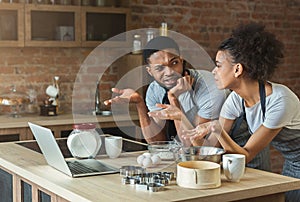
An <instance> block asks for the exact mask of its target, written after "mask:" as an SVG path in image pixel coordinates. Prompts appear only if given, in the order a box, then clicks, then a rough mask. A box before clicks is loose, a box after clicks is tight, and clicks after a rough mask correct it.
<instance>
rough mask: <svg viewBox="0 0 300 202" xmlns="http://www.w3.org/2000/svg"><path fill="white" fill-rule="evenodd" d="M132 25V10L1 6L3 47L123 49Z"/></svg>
mask: <svg viewBox="0 0 300 202" xmlns="http://www.w3.org/2000/svg"><path fill="white" fill-rule="evenodd" d="M129 21H130V9H129V8H119V7H118V8H116V7H101V6H97V7H95V6H94V7H93V6H75V5H50V4H24V3H0V47H24V46H25V47H97V46H98V45H99V44H100V43H102V42H103V41H105V40H107V39H111V40H110V43H109V46H113V47H120V46H124V45H129V44H128V40H127V36H126V34H125V32H126V31H127V30H128V29H129ZM7 22H10V23H7ZM121 33H124V34H123V35H121V36H122V37H114V36H116V35H119V34H121ZM119 36H120V35H119Z"/></svg>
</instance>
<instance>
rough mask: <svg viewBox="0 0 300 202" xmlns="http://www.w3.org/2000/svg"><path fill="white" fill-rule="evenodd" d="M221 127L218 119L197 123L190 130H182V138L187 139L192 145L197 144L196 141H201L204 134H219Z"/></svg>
mask: <svg viewBox="0 0 300 202" xmlns="http://www.w3.org/2000/svg"><path fill="white" fill-rule="evenodd" d="M221 131H222V127H221V125H220V123H219V121H218V120H215V121H210V122H206V123H203V124H200V125H198V126H197V127H196V128H194V129H191V130H184V131H183V132H182V138H183V139H184V140H189V141H190V142H191V143H192V144H193V145H197V142H199V141H202V140H203V138H205V136H206V135H209V134H214V135H215V136H217V137H218V136H220V134H221Z"/></svg>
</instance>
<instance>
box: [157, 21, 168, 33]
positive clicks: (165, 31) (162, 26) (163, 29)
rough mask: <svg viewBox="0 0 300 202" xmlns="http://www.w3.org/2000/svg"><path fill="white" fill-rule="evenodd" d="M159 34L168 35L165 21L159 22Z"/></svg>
mask: <svg viewBox="0 0 300 202" xmlns="http://www.w3.org/2000/svg"><path fill="white" fill-rule="evenodd" d="M159 31H160V36H168V24H167V23H166V22H162V23H161V27H160V30H159Z"/></svg>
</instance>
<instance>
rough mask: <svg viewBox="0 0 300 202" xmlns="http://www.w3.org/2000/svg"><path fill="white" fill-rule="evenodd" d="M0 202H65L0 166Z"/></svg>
mask: <svg viewBox="0 0 300 202" xmlns="http://www.w3.org/2000/svg"><path fill="white" fill-rule="evenodd" d="M0 187H1V189H0V201H5V202H13V201H23V202H32V201H36V202H67V201H66V200H65V199H63V198H61V197H59V196H57V195H56V194H53V193H51V192H49V191H48V190H45V189H44V188H42V187H39V186H37V185H36V184H34V183H32V182H30V181H28V180H26V179H23V178H21V177H19V176H18V175H16V174H14V173H12V172H10V171H7V170H6V169H4V168H2V167H1V166H0Z"/></svg>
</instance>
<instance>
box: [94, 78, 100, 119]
mask: <svg viewBox="0 0 300 202" xmlns="http://www.w3.org/2000/svg"><path fill="white" fill-rule="evenodd" d="M99 88H100V83H99V81H98V82H97V86H96V93H95V114H96V115H99V114H101V101H100V92H99Z"/></svg>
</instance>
